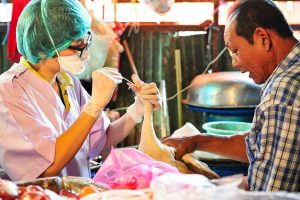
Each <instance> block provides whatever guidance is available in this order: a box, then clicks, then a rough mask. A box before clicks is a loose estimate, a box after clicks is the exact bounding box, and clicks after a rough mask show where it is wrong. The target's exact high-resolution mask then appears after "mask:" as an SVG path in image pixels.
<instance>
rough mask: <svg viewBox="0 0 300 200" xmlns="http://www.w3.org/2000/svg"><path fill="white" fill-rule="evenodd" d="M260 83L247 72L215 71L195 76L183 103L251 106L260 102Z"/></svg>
mask: <svg viewBox="0 0 300 200" xmlns="http://www.w3.org/2000/svg"><path fill="white" fill-rule="evenodd" d="M260 90H261V85H257V84H255V83H254V81H253V80H252V79H250V78H249V77H248V73H241V72H215V73H211V74H201V75H198V76H196V77H195V78H194V79H193V80H192V82H191V87H190V88H189V89H188V94H187V99H184V100H183V103H184V104H187V105H191V106H197V107H204V108H253V107H256V106H257V105H258V104H259V102H260Z"/></svg>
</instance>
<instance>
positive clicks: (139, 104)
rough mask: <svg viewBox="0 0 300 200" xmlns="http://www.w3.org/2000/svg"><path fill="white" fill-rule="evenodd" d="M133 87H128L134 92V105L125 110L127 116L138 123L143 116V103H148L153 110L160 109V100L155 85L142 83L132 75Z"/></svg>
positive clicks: (130, 85)
mask: <svg viewBox="0 0 300 200" xmlns="http://www.w3.org/2000/svg"><path fill="white" fill-rule="evenodd" d="M132 81H133V83H134V85H132V84H128V86H129V87H130V88H131V89H132V90H133V91H134V92H135V94H136V96H135V98H134V103H133V104H132V105H131V106H129V107H128V108H127V110H126V111H127V114H128V115H129V116H130V117H131V118H132V119H133V121H134V122H135V123H140V122H141V121H142V119H143V116H144V108H143V102H144V101H148V102H149V103H151V104H152V105H153V108H154V109H156V110H157V109H158V108H160V107H161V100H160V94H159V90H158V88H157V86H156V84H155V83H153V82H152V83H149V84H147V83H144V82H143V81H141V80H140V79H139V78H138V76H137V75H135V74H134V75H132Z"/></svg>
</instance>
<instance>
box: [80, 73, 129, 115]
mask: <svg viewBox="0 0 300 200" xmlns="http://www.w3.org/2000/svg"><path fill="white" fill-rule="evenodd" d="M122 79H123V77H122V75H121V74H120V73H119V72H118V70H117V69H115V68H110V67H104V68H102V69H99V70H96V71H93V73H92V84H93V85H92V96H91V99H90V101H89V102H88V103H87V104H86V105H85V108H84V109H83V112H86V113H88V114H89V115H90V116H92V117H94V118H98V116H99V115H100V113H101V111H102V110H103V109H104V108H105V106H106V105H107V104H108V103H109V101H110V99H111V97H112V95H113V92H114V90H115V87H116V85H117V84H120V83H121V82H122Z"/></svg>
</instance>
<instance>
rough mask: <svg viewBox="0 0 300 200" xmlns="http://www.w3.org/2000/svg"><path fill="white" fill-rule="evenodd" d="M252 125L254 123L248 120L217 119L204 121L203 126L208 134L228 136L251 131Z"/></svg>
mask: <svg viewBox="0 0 300 200" xmlns="http://www.w3.org/2000/svg"><path fill="white" fill-rule="evenodd" d="M251 125H252V124H251V123H248V122H235V121H215V122H207V123H204V124H203V125H202V128H203V129H204V130H205V131H206V132H207V133H208V134H212V135H221V136H224V135H225V136H228V135H235V134H237V133H241V132H247V131H250V129H251Z"/></svg>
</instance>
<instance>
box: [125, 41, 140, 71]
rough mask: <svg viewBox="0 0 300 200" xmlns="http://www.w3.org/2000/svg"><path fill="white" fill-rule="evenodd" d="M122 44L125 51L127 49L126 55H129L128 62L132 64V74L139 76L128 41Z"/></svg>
mask: <svg viewBox="0 0 300 200" xmlns="http://www.w3.org/2000/svg"><path fill="white" fill-rule="evenodd" d="M122 44H123V46H124V49H125V52H126V55H127V58H128V61H129V64H130V68H131V71H132V73H134V74H136V75H137V76H139V74H138V72H137V70H136V67H135V64H134V60H133V58H132V55H131V52H130V49H129V47H128V43H127V41H126V40H122Z"/></svg>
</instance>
